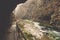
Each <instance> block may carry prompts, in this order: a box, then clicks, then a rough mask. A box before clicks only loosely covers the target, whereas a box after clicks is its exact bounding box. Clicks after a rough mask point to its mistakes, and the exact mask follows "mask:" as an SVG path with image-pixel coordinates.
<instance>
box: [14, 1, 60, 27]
mask: <svg viewBox="0 0 60 40" xmlns="http://www.w3.org/2000/svg"><path fill="white" fill-rule="evenodd" d="M17 8H18V9H17ZM17 10H18V11H17ZM14 13H15V16H16V18H18V19H20V18H21V19H29V20H33V21H38V22H40V23H41V24H42V25H44V26H47V25H48V26H54V27H56V28H60V0H27V1H26V2H25V3H22V4H21V5H20V4H19V5H17V7H16V9H15V12H14Z"/></svg>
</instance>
